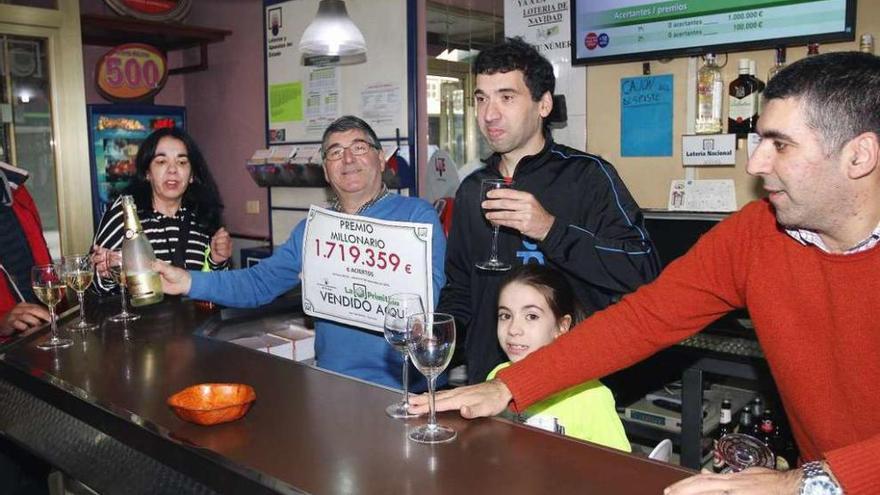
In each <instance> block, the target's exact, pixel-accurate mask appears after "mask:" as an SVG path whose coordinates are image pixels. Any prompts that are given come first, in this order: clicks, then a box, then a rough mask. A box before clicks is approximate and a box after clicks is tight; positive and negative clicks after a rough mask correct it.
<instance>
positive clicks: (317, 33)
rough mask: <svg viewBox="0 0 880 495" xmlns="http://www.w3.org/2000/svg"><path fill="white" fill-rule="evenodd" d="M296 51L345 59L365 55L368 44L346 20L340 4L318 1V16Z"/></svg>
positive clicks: (308, 28) (348, 20)
mask: <svg viewBox="0 0 880 495" xmlns="http://www.w3.org/2000/svg"><path fill="white" fill-rule="evenodd" d="M299 51H300V52H302V53H303V54H305V55H327V56H340V57H347V56H351V55H360V54H363V53H366V52H367V42H366V41H364V35H363V34H361V31H360V29H358V27H357V26H356V25H355V24H354V22H352V20H351V18H349V17H348V12H347V11H346V10H345V2H344V1H343V0H321V3H320V4H318V15H317V16H315V20H313V21H312V23H311V24H309V27H307V28H306V30H305V31H304V32H303V35H302V39H301V40H300V41H299Z"/></svg>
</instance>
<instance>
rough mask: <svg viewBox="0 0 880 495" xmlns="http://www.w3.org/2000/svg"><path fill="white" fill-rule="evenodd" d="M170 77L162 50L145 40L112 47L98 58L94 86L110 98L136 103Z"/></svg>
mask: <svg viewBox="0 0 880 495" xmlns="http://www.w3.org/2000/svg"><path fill="white" fill-rule="evenodd" d="M167 80H168V61H167V60H166V58H165V54H164V53H162V52H161V51H159V49H157V48H155V47H152V46H150V45H145V44H143V43H126V44H124V45H119V46H117V47H114V48H111V49H110V50H109V51H108V52H107V53H105V54H104V55H103V56H101V58H100V60H98V65H97V68H96V69H95V85H96V86H97V88H98V92H99V93H101V96H103V97H104V98H107V99H108V100H110V101H122V102H135V101H141V100H145V99H147V98H149V97H151V96H153V95H154V94H156V93H158V92H159V91H160V90H161V89H162V87H163V86H165V81H167Z"/></svg>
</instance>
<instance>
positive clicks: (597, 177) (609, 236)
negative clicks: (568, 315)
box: [438, 138, 660, 383]
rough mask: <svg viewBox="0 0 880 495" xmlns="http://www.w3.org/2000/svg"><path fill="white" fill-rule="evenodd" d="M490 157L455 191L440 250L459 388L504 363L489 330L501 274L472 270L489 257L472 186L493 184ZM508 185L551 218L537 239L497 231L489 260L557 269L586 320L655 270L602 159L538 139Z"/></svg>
mask: <svg viewBox="0 0 880 495" xmlns="http://www.w3.org/2000/svg"><path fill="white" fill-rule="evenodd" d="M500 161H501V157H500V155H498V154H497V153H496V154H493V155H492V156H490V157H489V158H488V159H487V160H486V167H484V168H482V169H479V170H477V171H476V172H474V173H473V174H471V175H470V176H468V177H467V178H466V179H465V180H464V181H463V182H462V184H461V186H460V187H459V188H458V192H457V193H456V196H455V209H454V213H453V220H452V229H451V230H450V232H449V240H448V242H447V247H446V286H445V287H444V288H443V291H442V292H441V294H440V303H439V305H438V311H442V312H446V313H451V314H452V315H453V316H455V319H456V327H457V328H458V330H459V333H460V335H459V339H458V341H459V342H463V343H464V345H465V348H464V359H465V361H466V362H467V369H468V382H469V383H480V382H482V381H485V379H486V375H488V374H489V372H490V371H491V370H492V368H494V367H495V366H496V365H498V364H499V363H501V362H504V361H506V360H507V358H506V357H505V355H504V353H503V352H502V350H501V347H500V346H499V344H498V337H497V330H496V328H497V304H498V287H499V285H500V282H501V281H502V280H503V279H504V277H505V275H506V272H487V271H483V270H480V269H479V268H476V267H475V266H474V263H477V262H480V261H483V260H486V259H488V258H489V249H490V245H491V236H492V228H491V226H490V225H489V223H488V221H487V220H486V218H485V216H484V214H483V211H482V210H481V209H480V183H481V181H482V180H483V179H492V178H501V174H500V173H499V169H498V165H499V163H500ZM513 180H514V181H515V186H514V188H515V189H517V190H520V191H527V192H530V193H532V194H533V195H534V196H535V197H536V198H537V199H538V201H539V202H540V203H541V205H542V206H543V207H544V209H545V210H547V211H548V212H549V213H550V214H551V215H553V216H554V217H555V218H556V220H555V221H554V223H553V226H552V227H551V228H550V232H549V233H548V234H547V237H546V238H545V239H544V240H543V241H541V242H538V241H535V240H533V239H529V238H527V237H525V236H523V235H521V234H520V233H519V232H516V231H514V230H510V229H505V228H502V229H501V232H500V233H499V237H498V256H499V258H500V259H501V260H502V261H505V262H508V263H510V264H512V265H514V266H517V265H522V264H526V263H542V264H547V265H549V266H551V267H553V268H556V269H557V270H560V271H562V272H563V273H564V274H565V276H566V277H567V278H568V281H569V282H570V283H571V285H572V287H574V290H575V292H576V294H577V298H578V300H579V301H580V303H581V304H582V305H583V307H584V309H585V310H586V313H587V314H588V315H589V314H592V313H593V312H595V311H597V310H600V309H602V308H605V307H606V306H608V305H609V304H611V303H612V302H614V301H616V300H617V299H619V298H620V296H622V295H623V294H625V293H628V292H631V291H633V290H635V289H636V288H637V287H638V286H640V285H642V284H644V283H646V282H649V281H651V280H653V279H654V278H655V277H656V276H657V274H658V273H659V272H660V262H659V259H658V257H657V253H656V251H655V250H654V249H653V245H652V243H651V241H650V239H649V238H648V232H647V230H646V229H645V225H644V219H643V217H642V213H641V210H640V209H639V206H638V205H637V204H636V202H635V201H634V200H633V198H632V196H631V195H630V193H629V191H628V190H627V189H626V186H625V185H624V184H623V181H621V180H620V177H619V176H618V175H617V171H616V170H615V169H614V167H613V166H612V165H611V164H610V163H608V162H606V161H605V160H603V159H601V158H599V157H597V156H594V155H590V154H587V153H584V152H581V151H577V150H575V149H572V148H569V147H567V146H563V145H559V144H556V143H554V142H553V141H552V140H551V139H549V138H548V139H547V142H546V143H545V146H544V148H543V149H542V150H541V152H540V153H538V154H537V155H534V156H526V157H524V158H523V159H522V160H520V162H519V164H518V165H517V167H516V171H515V172H514V175H513ZM462 334H463V335H462ZM462 336H463V337H464V338H461V337H462Z"/></svg>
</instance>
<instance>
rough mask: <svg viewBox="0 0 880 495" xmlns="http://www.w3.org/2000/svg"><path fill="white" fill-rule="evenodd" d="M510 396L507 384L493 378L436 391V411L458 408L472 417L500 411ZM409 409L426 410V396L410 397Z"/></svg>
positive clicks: (466, 415) (464, 414)
mask: <svg viewBox="0 0 880 495" xmlns="http://www.w3.org/2000/svg"><path fill="white" fill-rule="evenodd" d="M512 398H513V395H512V394H511V393H510V390H509V389H508V388H507V385H505V384H504V382H502V381H501V380H498V379H495V380H490V381H488V382H485V383H480V384H478V385H470V386H467V387H458V388H454V389H452V390H444V391H443V392H437V398H436V400H435V406H436V408H437V410H438V411H450V410H453V409H458V411H459V412H460V413H461V415H462V417H464V418H468V419H472V418H480V417H483V416H495V415H496V414H499V413H501V412H502V411H504V409H505V408H506V407H507V404H509V403H510V400H511V399H512ZM410 410H411V411H412V412H414V413H417V414H423V413H426V412H428V396H427V395H417V396H414V397H411V398H410Z"/></svg>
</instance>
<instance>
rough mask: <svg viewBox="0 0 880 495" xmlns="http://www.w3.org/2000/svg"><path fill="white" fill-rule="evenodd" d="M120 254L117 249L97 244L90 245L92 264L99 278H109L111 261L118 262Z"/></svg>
mask: <svg viewBox="0 0 880 495" xmlns="http://www.w3.org/2000/svg"><path fill="white" fill-rule="evenodd" d="M120 256H121V254H120V253H119V251H111V250H110V249H107V248H105V247H103V246H98V245H95V246H94V247H92V264H93V265H95V271H96V272H97V273H98V276H99V277H101V278H111V277H110V265H111V261H113V262H118V261H119V257H120Z"/></svg>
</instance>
